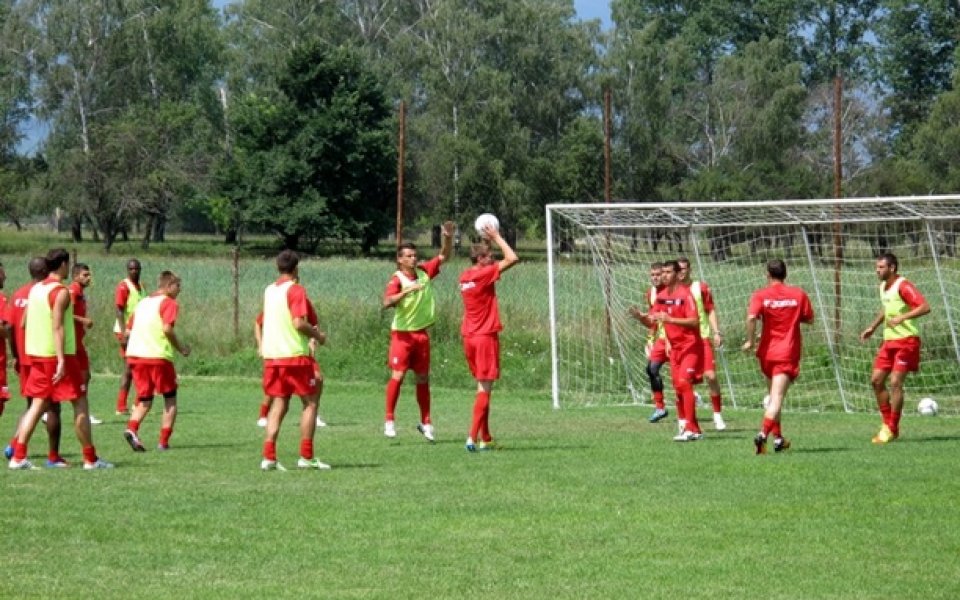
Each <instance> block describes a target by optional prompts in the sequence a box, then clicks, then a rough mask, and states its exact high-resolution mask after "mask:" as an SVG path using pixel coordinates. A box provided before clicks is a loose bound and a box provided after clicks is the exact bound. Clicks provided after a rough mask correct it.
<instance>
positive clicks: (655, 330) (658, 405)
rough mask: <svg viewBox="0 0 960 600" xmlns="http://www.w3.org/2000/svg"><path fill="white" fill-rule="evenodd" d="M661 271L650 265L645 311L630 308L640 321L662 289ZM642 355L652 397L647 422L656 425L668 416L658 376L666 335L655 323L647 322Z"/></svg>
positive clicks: (661, 364)
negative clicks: (645, 363) (647, 326)
mask: <svg viewBox="0 0 960 600" xmlns="http://www.w3.org/2000/svg"><path fill="white" fill-rule="evenodd" d="M661 269H663V263H661V262H655V263H653V264H652V265H650V289H649V290H648V291H647V311H646V312H645V311H642V310H640V309H639V308H637V307H631V308H630V314H631V315H633V316H634V317H635V318H637V319H640V320H642V321H645V322H646V320H645V319H644V317H645V315H647V314H649V311H650V310H652V309H653V307H654V306H656V304H657V294H658V293H659V292H660V290H662V289H663V285H662V284H661V283H660V271H661ZM644 353H645V354H646V355H647V377H649V378H650V391H651V392H652V395H653V406H654V410H653V414H651V415H650V418H649V419H648V421H650V422H651V423H656V422H657V421H660V420H661V419H664V418H666V417H667V415H668V414H669V413H668V412H667V407H666V405H665V404H664V402H663V378H662V377H661V376H660V369H662V368H663V365H664V363H666V362H667V344H666V335H665V334H664V333H663V327H662V326H660V325H659V324H657V323H652V322H649V332H648V333H647V342H646V345H645V347H644Z"/></svg>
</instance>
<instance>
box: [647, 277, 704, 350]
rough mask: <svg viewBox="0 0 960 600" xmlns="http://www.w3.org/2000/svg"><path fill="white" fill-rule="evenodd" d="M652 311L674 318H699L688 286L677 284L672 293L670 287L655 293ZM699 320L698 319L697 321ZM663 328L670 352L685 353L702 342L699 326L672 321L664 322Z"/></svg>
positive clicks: (699, 345)
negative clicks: (686, 325) (654, 305)
mask: <svg viewBox="0 0 960 600" xmlns="http://www.w3.org/2000/svg"><path fill="white" fill-rule="evenodd" d="M653 312H654V313H667V314H668V315H670V316H671V317H674V318H676V319H699V313H698V312H697V303H696V302H695V301H694V300H693V296H692V295H691V294H690V288H688V287H686V286H683V285H678V286H677V287H676V289H675V290H674V291H673V293H671V292H670V288H668V287H664V288H663V289H662V290H660V292H658V293H657V306H656V308H654V309H653ZM698 322H699V321H698ZM663 330H664V332H665V333H666V334H667V340H668V341H669V342H670V347H671V350H670V351H671V353H672V352H677V353H679V354H681V355H682V354H685V353H687V352H689V351H691V350H693V349H694V348H699V347H701V346H702V344H703V338H701V337H700V327H699V326H696V327H683V326H681V325H675V324H673V323H666V322H665V323H664V324H663Z"/></svg>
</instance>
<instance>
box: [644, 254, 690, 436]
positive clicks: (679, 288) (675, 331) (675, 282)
mask: <svg viewBox="0 0 960 600" xmlns="http://www.w3.org/2000/svg"><path fill="white" fill-rule="evenodd" d="M660 283H661V284H662V285H663V289H662V290H660V292H659V293H658V294H657V305H656V306H655V307H654V308H653V310H652V312H651V314H650V315H649V318H652V319H653V320H654V321H655V322H656V323H658V324H662V325H663V329H664V333H665V334H666V338H667V343H668V344H669V354H670V378H671V379H672V380H673V389H674V391H676V393H677V417H678V423H679V426H680V428H681V429H680V433H679V434H678V435H677V436H676V437H674V438H673V439H674V441H677V442H693V441H696V440H699V439H701V438H702V437H703V432H702V431H701V430H700V424H699V423H698V422H697V405H696V398H695V396H694V394H693V386H694V384H697V383H700V382H701V381H703V338H701V337H700V315H699V314H698V312H697V304H696V301H695V300H694V299H693V295H692V294H691V293H690V289H689V288H688V287H687V286H685V285H683V284H682V283H681V282H680V264H679V263H678V262H677V261H675V260H670V261H667V262H665V263H663V268H662V269H661V270H660Z"/></svg>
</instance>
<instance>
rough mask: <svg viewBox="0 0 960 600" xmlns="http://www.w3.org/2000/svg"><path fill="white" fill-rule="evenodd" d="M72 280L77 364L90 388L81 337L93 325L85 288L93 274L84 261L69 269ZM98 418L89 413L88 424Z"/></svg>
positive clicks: (88, 359)
mask: <svg viewBox="0 0 960 600" xmlns="http://www.w3.org/2000/svg"><path fill="white" fill-rule="evenodd" d="M71 277H72V279H73V280H72V281H71V282H70V285H69V286H67V289H68V290H70V303H71V304H72V305H73V325H74V336H76V339H77V364H78V365H79V366H80V370H81V371H83V383H84V385H86V386H87V387H86V389H87V390H89V389H90V357H89V355H87V348H86V346H85V345H84V343H83V338H84V336H86V333H87V331H89V330H90V328H91V327H93V320H92V319H91V318H89V317H88V316H87V296H86V289H87V288H88V287H90V283H91V281H92V280H93V275H92V274H91V273H90V267H89V266H88V265H86V264H84V263H76V264H75V265H73V269H72V271H71ZM102 422H103V421H101V420H100V419H98V418H96V417H95V416H93V413H92V412H91V413H90V424H91V425H99V424H100V423H102Z"/></svg>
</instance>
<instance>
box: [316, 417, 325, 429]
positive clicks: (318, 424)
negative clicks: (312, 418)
mask: <svg viewBox="0 0 960 600" xmlns="http://www.w3.org/2000/svg"><path fill="white" fill-rule="evenodd" d="M326 426H327V422H326V421H324V420H323V419H321V418H320V417H317V427H326Z"/></svg>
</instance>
